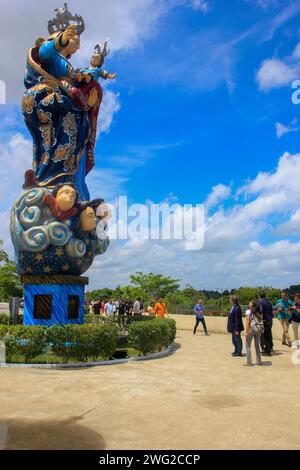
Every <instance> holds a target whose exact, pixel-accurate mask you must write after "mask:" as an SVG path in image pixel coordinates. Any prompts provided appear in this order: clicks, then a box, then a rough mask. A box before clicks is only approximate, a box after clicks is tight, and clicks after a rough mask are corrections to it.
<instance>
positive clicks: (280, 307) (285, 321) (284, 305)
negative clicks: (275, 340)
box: [274, 290, 293, 347]
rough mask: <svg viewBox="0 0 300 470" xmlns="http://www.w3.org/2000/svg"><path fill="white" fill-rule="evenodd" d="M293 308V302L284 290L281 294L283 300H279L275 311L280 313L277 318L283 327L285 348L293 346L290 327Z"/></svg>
mask: <svg viewBox="0 0 300 470" xmlns="http://www.w3.org/2000/svg"><path fill="white" fill-rule="evenodd" d="M292 306H293V302H292V301H291V300H290V299H289V298H288V293H287V291H286V290H283V291H282V293H281V299H278V300H277V302H276V305H275V307H274V311H276V312H277V313H278V315H277V318H278V320H279V321H280V324H281V326H282V344H283V345H284V346H289V347H291V346H292V342H291V338H290V335H289V326H290V322H289V320H290V318H291V314H290V308H291V307H292Z"/></svg>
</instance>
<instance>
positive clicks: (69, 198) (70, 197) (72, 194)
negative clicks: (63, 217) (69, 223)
mask: <svg viewBox="0 0 300 470" xmlns="http://www.w3.org/2000/svg"><path fill="white" fill-rule="evenodd" d="M75 200H76V191H75V189H74V188H72V186H68V185H67V184H65V185H64V186H63V187H62V188H60V189H59V190H58V192H57V195H56V203H57V207H58V209H59V210H61V211H68V210H69V209H72V207H74V204H75Z"/></svg>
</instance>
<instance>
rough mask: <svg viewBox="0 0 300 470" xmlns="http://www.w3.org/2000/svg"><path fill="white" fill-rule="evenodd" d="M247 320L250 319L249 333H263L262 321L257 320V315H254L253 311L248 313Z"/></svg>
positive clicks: (260, 334)
mask: <svg viewBox="0 0 300 470" xmlns="http://www.w3.org/2000/svg"><path fill="white" fill-rule="evenodd" d="M249 321H250V331H251V333H253V334H254V335H259V336H262V335H263V334H264V331H265V327H264V321H263V320H259V319H258V318H257V316H256V315H254V314H253V313H250V318H249Z"/></svg>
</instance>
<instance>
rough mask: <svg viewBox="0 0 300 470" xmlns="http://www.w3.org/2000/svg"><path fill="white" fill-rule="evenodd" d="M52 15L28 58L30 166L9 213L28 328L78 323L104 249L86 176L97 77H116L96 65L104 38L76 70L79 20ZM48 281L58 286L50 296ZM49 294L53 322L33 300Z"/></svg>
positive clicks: (98, 96) (103, 213)
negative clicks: (89, 273)
mask: <svg viewBox="0 0 300 470" xmlns="http://www.w3.org/2000/svg"><path fill="white" fill-rule="evenodd" d="M55 11H56V17H55V18H54V19H52V20H50V21H49V22H48V32H49V35H50V36H49V37H48V39H43V38H39V39H38V40H37V41H36V44H35V46H34V47H33V48H31V49H30V50H29V53H28V57H27V68H26V73H25V79H24V84H25V87H26V92H25V93H24V96H23V99H22V113H23V116H24V120H25V124H26V126H27V128H28V130H29V132H30V133H31V136H32V139H33V166H32V169H30V170H28V171H27V172H26V173H25V182H24V185H23V189H24V191H23V193H22V194H21V195H20V197H19V198H18V199H17V201H16V202H15V204H14V206H13V209H12V212H11V237H12V241H13V245H14V248H15V255H16V263H17V269H18V272H19V273H20V274H21V275H22V279H23V281H24V284H25V315H24V316H25V320H24V322H25V324H45V323H44V321H46V324H52V323H53V322H54V323H55V322H60V323H67V322H78V323H82V321H83V301H84V293H83V292H82V289H83V286H84V284H85V283H87V278H82V277H80V275H81V274H83V273H84V272H85V271H86V270H87V269H89V267H90V266H91V265H92V263H93V260H94V257H95V256H97V255H99V254H103V253H104V252H105V251H106V249H107V248H108V245H109V239H108V236H107V233H106V232H107V220H108V218H109V210H108V208H107V206H106V205H105V202H104V200H103V199H101V198H98V199H95V200H92V201H91V200H90V194H89V190H88V187H87V184H86V181H85V178H86V175H87V174H88V173H89V172H90V171H91V170H92V168H93V166H94V164H95V162H94V147H95V143H96V135H97V119H98V113H99V108H100V105H101V101H102V89H101V86H100V84H99V79H100V78H103V79H114V78H115V77H116V74H110V73H109V72H106V71H105V70H103V69H102V68H101V67H102V66H103V63H104V59H105V57H106V56H107V55H108V53H109V47H108V41H107V40H106V41H105V42H104V43H103V44H97V45H96V46H95V49H94V52H93V55H92V58H91V61H90V66H89V67H85V68H80V69H77V70H75V69H74V68H73V66H72V65H71V63H70V61H69V60H70V58H71V57H72V55H73V54H75V53H76V51H77V50H78V48H79V46H80V35H81V34H82V33H83V31H84V28H85V26H84V20H83V18H82V17H81V16H79V15H72V14H71V13H70V12H69V10H68V6H67V4H66V3H65V4H64V8H60V9H56V10H55ZM49 284H51V285H52V287H53V286H56V287H55V289H56V290H55V289H54V290H52V291H51V292H52V293H51V294H49V293H48V291H49ZM37 286H38V287H37ZM47 286H48V287H47ZM78 286H80V288H79V287H78ZM78 289H79V290H78ZM50 290H51V289H50ZM36 292H38V293H36ZM74 292H75V293H76V294H74ZM78 292H79V294H80V295H79V294H78ZM58 293H59V295H58ZM77 294H78V295H79V297H80V300H79V301H78V305H79V313H78V317H76V318H75V317H74V316H73V317H72V318H70V317H69V316H68V315H69V313H68V308H69V307H68V305H69V304H68V300H66V299H68V298H69V297H70V295H71V297H74V295H77ZM51 295H53V296H54V297H53V298H54V300H53V302H52V300H51V305H52V307H51V308H52V310H51V309H50V310H51V312H50V310H49V309H48V310H49V311H48V314H49V315H50V317H49V316H48V317H47V318H44V317H42V318H41V317H39V314H41V315H42V313H41V312H43V311H44V310H45V309H46V307H45V303H44V300H43V299H42V305H43V306H44V307H43V308H44V310H43V308H42V309H39V308H38V307H36V302H38V301H39V299H38V298H39V297H47V296H48V297H49V296H51ZM66 295H67V297H66ZM55 296H56V297H55ZM68 296H69V297H68ZM55 298H56V301H57V303H55V302H56V301H55ZM58 298H60V299H62V298H64V299H65V302H66V305H67V306H66V305H64V307H62V304H63V302H59V301H58ZM26 299H27V302H26ZM71 304H72V305H74V302H73V301H72V302H71ZM75 304H76V302H75ZM49 305H50V304H49ZM55 305H56V307H55ZM48 307H49V306H48ZM49 308H50V307H49ZM35 312H40V313H39V314H35ZM49 312H50V313H49Z"/></svg>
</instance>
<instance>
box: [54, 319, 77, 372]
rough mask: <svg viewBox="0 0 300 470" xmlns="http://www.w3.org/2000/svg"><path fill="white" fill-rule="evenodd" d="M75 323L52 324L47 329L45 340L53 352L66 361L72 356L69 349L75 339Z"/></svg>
mask: <svg viewBox="0 0 300 470" xmlns="http://www.w3.org/2000/svg"><path fill="white" fill-rule="evenodd" d="M74 326H75V325H54V326H52V327H51V328H49V329H48V330H47V342H48V344H49V345H50V346H51V349H52V351H53V353H54V354H55V355H56V356H58V357H60V358H62V360H63V362H65V363H67V362H68V361H69V359H70V358H71V357H72V352H71V349H72V347H73V345H74V342H75V341H76V339H77V338H76V331H75V330H74Z"/></svg>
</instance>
